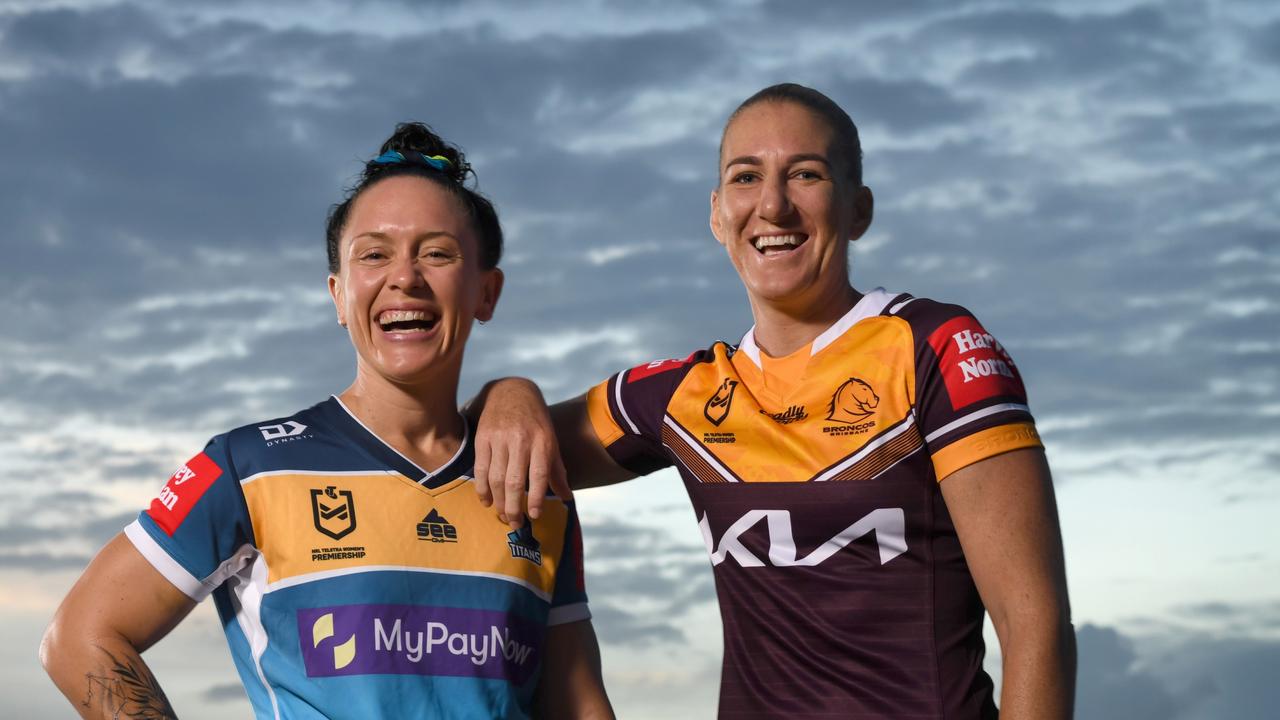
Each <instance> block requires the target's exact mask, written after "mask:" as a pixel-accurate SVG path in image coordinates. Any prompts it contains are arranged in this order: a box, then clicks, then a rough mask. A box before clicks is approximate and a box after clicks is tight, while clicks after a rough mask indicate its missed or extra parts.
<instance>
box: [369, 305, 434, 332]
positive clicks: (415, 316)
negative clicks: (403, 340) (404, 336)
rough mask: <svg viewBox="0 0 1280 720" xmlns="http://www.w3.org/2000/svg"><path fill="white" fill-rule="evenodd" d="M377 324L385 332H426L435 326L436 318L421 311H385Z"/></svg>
mask: <svg viewBox="0 0 1280 720" xmlns="http://www.w3.org/2000/svg"><path fill="white" fill-rule="evenodd" d="M378 324H379V325H381V326H382V329H383V330H385V331H387V332H412V331H415V330H418V331H426V330H430V329H431V328H432V327H434V326H435V324H436V318H435V316H433V315H431V314H430V313H428V312H426V311H423V310H387V311H385V312H383V313H382V314H380V315H379V316H378Z"/></svg>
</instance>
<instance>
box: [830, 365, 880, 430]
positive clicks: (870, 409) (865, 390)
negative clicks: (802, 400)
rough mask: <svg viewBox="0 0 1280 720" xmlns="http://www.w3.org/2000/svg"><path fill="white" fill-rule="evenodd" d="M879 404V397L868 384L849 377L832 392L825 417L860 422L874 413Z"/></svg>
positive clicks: (842, 421) (837, 420)
mask: <svg viewBox="0 0 1280 720" xmlns="http://www.w3.org/2000/svg"><path fill="white" fill-rule="evenodd" d="M879 404H880V397H879V396H878V395H876V392H875V391H874V390H872V389H871V386H870V385H868V384H866V383H865V382H863V381H862V380H859V379H858V378H856V377H851V378H849V379H848V380H845V381H844V383H842V384H841V385H840V387H838V388H836V391H835V393H834V394H832V396H831V404H830V405H828V406H827V419H828V420H833V421H835V422H841V423H849V424H853V423H856V422H860V421H862V420H865V419H866V418H868V417H869V416H871V415H872V414H873V413H875V411H876V406H878V405H879Z"/></svg>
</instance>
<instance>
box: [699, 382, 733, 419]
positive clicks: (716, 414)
mask: <svg viewBox="0 0 1280 720" xmlns="http://www.w3.org/2000/svg"><path fill="white" fill-rule="evenodd" d="M737 387H738V381H737V380H731V379H729V378H725V379H724V382H722V383H720V387H719V388H716V391H715V394H713V395H712V396H711V397H710V398H708V399H707V404H706V405H703V406H702V414H703V415H704V416H706V418H707V420H710V421H711V424H712V425H715V426H716V427H720V423H722V422H724V419H725V418H726V417H728V416H729V406H730V405H731V404H732V403H733V391H734V390H735V389H737Z"/></svg>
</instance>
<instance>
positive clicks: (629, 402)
mask: <svg viewBox="0 0 1280 720" xmlns="http://www.w3.org/2000/svg"><path fill="white" fill-rule="evenodd" d="M709 353H710V351H709V350H699V351H697V352H695V353H693V354H692V355H690V356H689V357H687V358H685V359H683V360H657V361H655V362H651V363H645V364H643V365H637V366H636V367H633V368H631V369H630V370H624V371H622V372H620V373H617V374H616V375H614V376H612V377H610V378H609V379H608V380H605V381H604V382H602V383H600V384H599V385H596V386H595V387H593V388H591V390H590V391H588V392H587V412H588V414H589V415H590V418H591V427H592V429H593V430H594V431H595V434H596V438H598V439H599V440H600V444H601V445H603V446H604V447H605V449H606V450H608V452H609V456H610V457H612V458H613V461H614V462H616V463H618V464H619V465H621V466H622V467H624V468H626V469H627V470H629V471H631V472H633V473H635V474H637V475H647V474H649V473H651V472H653V471H655V470H660V469H662V468H664V467H668V466H670V465H671V464H672V460H671V456H670V455H669V454H668V453H667V451H666V448H665V447H664V446H663V444H662V425H663V418H664V417H665V416H666V414H667V405H668V404H669V403H670V402H671V396H672V395H674V394H675V392H676V388H678V387H679V386H680V381H681V380H683V379H684V377H685V375H687V374H688V373H689V370H690V369H691V368H692V367H693V365H694V364H695V363H697V362H699V361H701V360H702V359H704V358H705V357H707V356H709Z"/></svg>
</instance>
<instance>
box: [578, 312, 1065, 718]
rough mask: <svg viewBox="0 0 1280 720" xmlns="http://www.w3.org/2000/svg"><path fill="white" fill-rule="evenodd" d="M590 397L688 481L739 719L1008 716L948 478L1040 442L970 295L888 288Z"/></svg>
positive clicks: (658, 462)
mask: <svg viewBox="0 0 1280 720" xmlns="http://www.w3.org/2000/svg"><path fill="white" fill-rule="evenodd" d="M588 409H589V412H590V417H591V422H592V425H593V427H594V429H595V432H596V434H597V435H598V437H599V438H600V441H601V442H602V443H603V444H604V445H605V446H606V447H607V448H608V451H609V453H610V455H611V456H612V457H613V458H614V460H615V461H616V462H618V463H619V464H621V465H622V466H623V467H626V468H628V469H630V470H631V471H633V472H636V473H640V474H644V473H648V472H651V471H653V470H655V469H657V468H660V467H665V466H668V465H675V466H676V468H678V470H679V472H680V474H681V476H682V477H683V479H684V482H685V486H686V488H687V489H688V491H689V497H690V499H692V501H693V509H694V512H695V514H696V516H697V520H698V525H699V527H700V528H701V530H702V536H703V539H704V540H705V541H706V545H707V551H708V552H709V553H710V555H711V564H712V566H713V568H714V571H715V579H716V592H717V594H718V595H719V599H720V613H721V617H722V618H723V621H724V643H725V647H724V666H723V668H722V672H721V687H720V713H721V716H722V717H734V718H745V717H751V718H764V717H771V718H772V717H808V718H818V717H829V718H836V717H839V718H855V717H856V718H885V719H888V718H893V719H896V720H901V719H903V718H937V719H939V720H941V719H942V718H947V719H948V720H957V719H959V720H968V719H971V718H973V719H976V718H994V717H995V716H996V709H995V705H994V703H993V701H992V684H991V680H990V678H988V677H987V675H986V674H985V673H984V672H983V670H982V658H983V652H984V647H983V641H982V622H983V607H982V603H981V601H980V599H979V597H978V593H977V591H976V589H975V587H974V584H973V580H972V578H971V577H970V574H969V570H968V567H967V566H966V564H965V559H964V554H963V552H962V551H961V548H960V543H959V541H958V539H957V537H956V532H955V528H954V527H953V526H952V522H951V518H950V516H949V515H948V514H947V507H946V505H945V504H944V502H943V499H942V494H941V492H940V491H939V487H938V483H939V480H941V479H943V478H946V477H947V476H948V475H949V474H951V473H952V472H954V471H955V470H958V469H960V468H962V467H965V466H966V465H969V464H971V463H974V462H977V461H979V460H982V459H984V458H988V457H991V456H993V455H997V454H999V453H1003V452H1007V451H1010V450H1014V449H1017V448H1025V447H1039V446H1040V440H1039V437H1038V435H1037V434H1036V430H1035V426H1034V424H1033V421H1032V418H1031V415H1030V413H1029V411H1028V409H1027V401H1026V393H1025V391H1024V390H1023V385H1022V381H1021V379H1020V377H1019V375H1018V371H1017V369H1016V367H1015V366H1014V364H1013V360H1012V359H1010V358H1009V355H1008V353H1006V352H1005V350H1004V348H1003V347H1001V345H1000V344H999V343H998V342H996V340H995V339H994V338H993V337H991V335H990V334H988V333H987V332H986V331H985V330H983V328H982V325H980V324H979V323H978V321H977V320H975V319H974V318H973V316H972V315H970V314H969V313H968V312H967V311H965V310H964V309H963V308H960V307H958V306H955V305H943V304H940V303H936V302H933V301H930V300H925V299H916V298H912V297H911V296H910V295H906V294H902V295H893V294H890V293H887V292H885V291H884V290H883V289H877V290H876V291H874V292H871V293H869V294H867V295H866V296H864V297H863V298H862V300H861V301H860V302H858V304H857V305H856V306H855V307H854V308H853V309H852V310H850V311H849V313H848V314H847V315H845V316H844V317H843V318H842V319H841V320H840V321H839V322H837V323H836V324H835V325H833V326H832V327H831V328H830V329H828V330H827V331H826V332H824V333H822V334H821V335H820V336H818V337H817V338H816V339H814V341H813V342H812V343H811V344H810V345H809V346H808V347H805V348H802V349H801V350H799V351H797V352H796V353H794V354H793V355H791V356H788V357H785V358H777V359H775V358H771V357H769V356H767V355H765V354H763V353H762V352H761V351H760V349H759V348H758V347H757V346H756V344H755V339H754V329H753V331H752V332H748V333H747V335H746V337H744V338H743V340H742V343H741V345H740V346H739V347H738V348H737V349H736V351H735V350H734V348H732V347H729V346H727V345H725V344H723V343H716V344H715V345H713V346H712V347H711V348H710V349H709V350H702V351H698V352H695V353H694V354H693V355H690V356H689V357H688V358H686V359H684V360H663V361H659V362H654V363H650V364H648V365H641V366H639V367H636V368H632V369H631V370H627V371H625V372H622V373H619V374H617V375H615V376H613V377H611V378H609V379H608V380H607V381H605V382H604V383H601V384H600V385H598V386H596V387H595V388H593V389H592V390H591V391H590V393H589V394H588Z"/></svg>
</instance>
